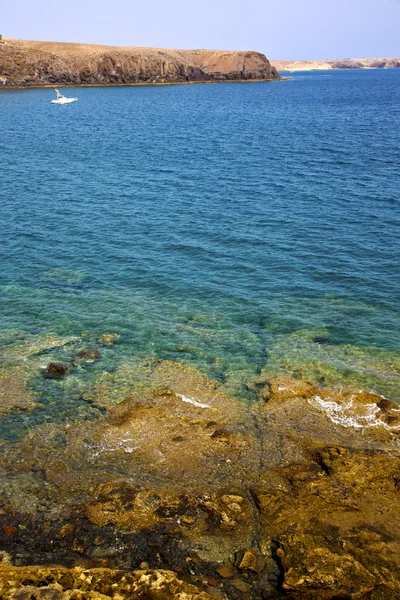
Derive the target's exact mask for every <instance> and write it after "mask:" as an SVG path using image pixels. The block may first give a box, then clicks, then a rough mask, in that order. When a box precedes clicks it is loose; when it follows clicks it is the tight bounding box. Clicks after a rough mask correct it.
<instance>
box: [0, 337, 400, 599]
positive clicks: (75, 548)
mask: <svg viewBox="0 0 400 600" xmlns="http://www.w3.org/2000/svg"><path fill="white" fill-rule="evenodd" d="M117 343H118V336H112V335H107V336H102V337H101V338H99V344H102V345H103V347H104V348H105V349H107V348H111V349H112V347H113V345H115V344H117ZM84 344H85V340H84V339H81V338H69V339H64V340H63V339H56V338H51V337H50V336H47V337H45V338H42V339H39V340H35V341H34V342H29V343H21V344H20V345H19V346H17V347H15V348H14V349H8V350H7V354H5V353H3V355H2V362H3V363H4V362H5V360H6V358H7V367H6V368H3V369H2V370H1V373H0V381H1V390H2V393H1V394H0V409H1V414H2V415H3V418H6V417H9V418H11V419H12V417H13V415H14V414H17V413H21V411H23V413H24V414H26V416H27V419H28V420H29V415H33V414H34V412H35V411H38V410H39V411H40V410H41V408H40V404H41V403H43V402H44V401H45V398H46V395H49V397H51V394H52V393H53V392H54V389H56V388H57V389H61V387H62V386H64V387H66V388H67V389H73V385H75V384H74V377H75V375H74V372H73V369H71V368H70V366H69V365H66V364H64V365H63V364H58V363H55V362H52V358H53V353H54V352H55V349H57V348H60V347H62V346H63V345H68V346H69V347H71V348H73V349H74V352H75V356H76V359H75V361H74V363H73V365H72V366H73V367H74V368H79V367H81V366H82V365H89V364H91V363H94V362H95V361H97V360H99V359H100V356H101V351H99V350H98V349H94V348H90V347H89V348H88V347H85V345H84ZM44 357H46V359H47V365H46V369H44V365H43V368H42V371H41V372H40V369H39V366H40V365H41V364H42V363H43V359H44ZM74 365H75V366H74ZM32 377H34V378H35V377H36V378H41V380H42V382H43V386H44V387H43V391H42V393H41V395H40V396H39V395H38V394H37V393H36V392H35V391H34V387H32V384H31V383H30V382H32ZM253 385H254V389H255V390H256V394H257V400H256V401H255V402H254V403H253V404H245V403H243V402H240V401H238V400H234V399H232V398H230V397H229V396H227V395H226V394H225V393H224V392H223V389H222V387H221V385H220V383H219V382H217V381H214V380H210V379H207V378H206V377H205V376H204V375H202V374H200V373H199V372H197V371H196V370H194V369H193V368H191V367H189V366H187V365H184V364H178V363H173V362H169V361H150V362H148V363H144V364H143V365H142V366H141V368H140V369H139V370H138V369H137V368H133V367H130V366H129V365H121V366H120V367H119V368H118V369H117V370H116V371H114V372H112V373H105V374H104V376H103V377H102V378H101V380H99V381H98V382H97V383H95V384H94V385H92V386H91V387H90V388H88V389H86V390H85V392H84V393H82V394H81V398H80V400H81V401H85V402H87V403H88V404H90V406H91V409H92V410H93V411H94V413H93V414H96V416H95V417H94V418H91V419H89V420H82V419H80V418H78V417H77V418H76V420H74V421H69V422H65V421H63V419H62V418H52V419H50V420H49V421H48V422H44V423H42V424H40V425H37V426H32V427H30V429H29V431H28V432H27V433H26V434H24V435H22V436H20V438H19V439H18V440H16V441H12V442H7V441H2V442H1V443H0V450H1V460H0V472H1V483H0V597H1V598H4V599H5V600H11V599H12V600H25V599H30V598H34V599H35V600H39V599H43V600H45V599H46V600H53V599H54V600H67V599H68V600H69V599H72V598H74V599H75V600H77V599H79V600H83V599H85V600H89V599H90V600H108V599H111V598H114V599H116V598H118V599H119V600H125V599H126V600H128V599H130V598H133V597H134V598H151V599H153V598H156V599H160V600H161V599H164V598H165V599H166V598H171V597H177V598H182V600H183V599H188V598H189V599H193V600H194V599H199V600H205V599H206V598H215V597H220V598H227V599H231V600H240V599H242V600H250V599H254V600H262V599H268V598H270V599H277V598H282V597H284V598H293V599H297V598H309V599H315V600H317V599H318V600H319V599H321V600H324V599H326V600H328V599H330V600H333V599H338V598H340V599H353V598H354V599H356V598H357V599H358V598H367V599H370V600H381V599H386V598H387V599H389V598H390V599H393V598H396V597H400V461H399V458H400V446H399V434H400V409H399V406H398V405H397V404H395V403H393V402H391V401H390V400H388V399H386V398H384V397H382V396H380V395H377V394H373V393H369V392H360V391H355V390H350V389H348V390H341V391H340V390H335V389H329V388H327V387H318V386H316V385H314V384H312V383H308V382H304V381H300V380H296V379H291V378H289V377H287V376H284V375H281V376H278V377H272V378H270V379H268V380H264V379H262V378H259V379H258V380H255V381H254V382H253Z"/></svg>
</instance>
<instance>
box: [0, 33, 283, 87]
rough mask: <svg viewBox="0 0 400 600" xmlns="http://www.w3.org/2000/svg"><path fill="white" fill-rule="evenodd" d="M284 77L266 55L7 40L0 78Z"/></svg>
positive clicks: (57, 81) (78, 81) (13, 81)
mask: <svg viewBox="0 0 400 600" xmlns="http://www.w3.org/2000/svg"><path fill="white" fill-rule="evenodd" d="M256 79H257V80H259V79H261V80H269V79H279V75H278V73H277V71H276V69H275V68H273V67H272V66H271V64H270V63H269V61H268V60H267V59H266V57H265V56H264V55H263V54H260V53H259V52H244V51H237V52H236V51H217V50H216V51H211V50H167V49H162V48H135V47H129V46H98V45H91V44H68V43H58V42H35V41H24V40H13V39H7V40H4V41H3V43H2V44H0V81H1V82H2V83H3V85H7V86H25V87H29V86H45V85H59V86H61V85H113V84H114V85H115V84H119V85H121V84H135V83H136V84H138V83H179V82H196V81H228V80H233V81H235V80H236V81H237V80H256Z"/></svg>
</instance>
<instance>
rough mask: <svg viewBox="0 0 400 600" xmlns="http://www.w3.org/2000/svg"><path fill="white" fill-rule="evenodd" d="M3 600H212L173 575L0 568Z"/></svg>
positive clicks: (46, 568) (58, 568)
mask: <svg viewBox="0 0 400 600" xmlns="http://www.w3.org/2000/svg"><path fill="white" fill-rule="evenodd" d="M0 596H1V598H2V600H28V599H30V598H35V600H42V599H43V600H68V599H70V598H74V599H77V600H86V599H87V600H115V599H116V598H117V597H118V600H132V599H133V598H154V599H157V600H171V598H175V597H176V598H182V600H183V599H184V598H185V600H209V598H211V597H212V596H210V595H209V594H207V593H206V592H203V591H201V590H199V589H198V588H197V587H195V586H194V585H190V584H188V583H185V582H183V581H181V580H180V579H178V578H177V576H176V575H175V574H174V573H172V572H170V571H162V570H159V571H144V572H143V571H133V572H130V573H127V572H124V571H117V570H110V569H82V568H79V567H75V568H73V569H66V568H63V567H40V566H39V567H13V566H10V565H6V564H4V563H1V564H0Z"/></svg>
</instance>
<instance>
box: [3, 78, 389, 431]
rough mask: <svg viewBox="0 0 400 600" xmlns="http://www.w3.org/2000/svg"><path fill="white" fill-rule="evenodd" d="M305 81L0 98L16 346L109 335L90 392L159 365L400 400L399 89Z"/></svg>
mask: <svg viewBox="0 0 400 600" xmlns="http://www.w3.org/2000/svg"><path fill="white" fill-rule="evenodd" d="M292 77H293V78H292V80H291V81H288V82H279V83H249V84H216V85H189V86H170V87H130V88H83V89H76V90H75V89H74V90H68V91H67V92H66V95H71V96H75V95H76V96H78V97H79V101H78V102H77V103H75V104H72V105H67V106H54V105H52V104H51V103H50V100H51V99H52V98H53V92H52V90H29V91H12V92H10V91H8V92H5V91H2V92H1V93H0V130H1V137H0V155H1V166H0V169H1V177H0V193H1V207H2V208H1V222H0V239H1V272H0V286H1V287H0V289H1V301H2V313H1V342H2V344H3V346H4V347H5V348H12V347H13V345H15V344H16V343H17V342H18V341H20V340H24V339H25V340H26V339H34V338H35V337H36V336H39V337H40V336H41V335H44V334H49V333H52V334H54V335H56V336H63V337H65V336H70V335H80V334H81V333H82V332H86V339H87V340H88V341H89V342H90V343H91V346H93V344H95V343H96V342H95V340H96V339H97V338H98V336H99V335H100V334H102V333H104V332H111V333H118V334H120V336H121V337H120V340H119V343H118V344H117V345H116V346H113V347H112V348H107V349H106V350H105V351H104V355H103V358H102V360H100V361H99V362H98V363H96V365H93V366H92V367H91V370H90V373H88V371H87V370H86V371H85V369H82V371H81V372H79V373H77V374H76V376H74V378H75V379H74V380H77V381H78V384H79V378H81V379H82V381H83V383H82V385H84V382H85V381H88V382H89V381H90V382H92V383H93V382H94V381H96V378H98V377H101V373H102V372H103V371H104V370H105V369H106V370H113V369H115V368H117V367H118V366H120V365H121V364H136V363H139V362H140V361H141V360H147V359H148V358H149V357H153V358H167V359H172V360H178V361H186V362H189V363H192V364H194V365H196V366H198V367H199V368H200V369H202V370H203V371H205V372H206V373H207V374H209V375H210V376H212V377H216V378H218V379H220V380H221V381H222V382H223V383H224V385H225V387H226V389H227V390H228V391H229V392H230V393H232V394H234V395H236V396H238V397H243V398H248V399H251V398H252V391H251V386H250V387H249V382H251V381H252V379H254V377H256V376H259V375H267V374H268V375H269V374H272V373H277V372H286V373H289V374H294V375H295V376H298V377H305V378H307V379H312V380H314V381H317V382H319V383H322V384H327V385H341V384H343V383H345V384H349V385H353V386H356V387H361V388H368V389H372V390H374V391H377V392H380V393H383V394H386V395H389V396H391V397H392V398H397V399H399V397H400V395H399V391H398V389H399V370H398V369H399V364H400V353H399V347H400V344H399V342H400V327H399V324H400V318H399V314H398V312H397V309H398V302H399V290H400V285H399V264H398V256H399V255H398V250H399V247H398V240H399V224H400V218H399V212H398V208H399V171H398V169H399V164H400V146H399V140H400V118H399V117H400V107H399V102H398V99H399V94H400V70H397V71H396V70H388V71H379V70H377V71H375V70H373V71H351V72H334V73H331V72H325V73H324V72H319V73H302V74H293V76H292ZM61 354H62V356H61V355H60V357H61V358H63V359H66V360H68V359H71V357H68V351H67V350H65V349H64V350H62V352H61ZM53 358H54V357H53ZM55 358H57V356H56V355H55ZM6 363H7V359H5V363H4V364H6ZM85 378H86V379H85ZM40 381H41V380H40ZM67 381H68V378H67V379H66V380H65V383H64V384H61V383H59V382H57V386H58V387H57V386H56V387H57V390H58V391H57V394H58V396H57V398H58V409H57V410H58V411H60V410H61V409H60V399H61V400H62V402H63V403H64V406H65V407H66V408H65V410H66V413H68V414H69V412H68V411H70V412H71V411H73V410H74V409H73V408H71V407H75V409H76V402H75V401H76V398H78V397H79V393H78V392H77V390H76V389H75V391H74V390H72V388H73V385H72V384H71V383H69V384H67ZM78 384H77V386H78V388H79V385H78ZM31 385H32V386H33V389H35V390H36V391H37V390H38V389H39V390H42V392H41V393H42V394H43V402H44V404H46V402H47V403H48V404H49V405H51V402H50V400H49V398H50V397H51V390H50V388H46V389H44V388H43V385H44V384H42V383H40V382H39V378H35V377H33V379H32V382H31ZM46 385H47V384H46ZM35 386H36V387H35ZM41 386H42V387H41ZM56 387H54V389H56ZM42 388H43V389H42ZM78 388H77V389H78ZM52 389H53V388H52ZM49 390H50V391H49ZM57 394H56V395H57ZM74 394H75V396H74ZM71 398H72V400H71ZM74 402H75V404H74ZM54 404H55V405H56V404H57V403H56V402H55V403H54ZM68 407H69V408H68ZM55 412H56V409H54V410H53V413H51V411H50V412H48V413H46V411H43V409H42V410H41V412H40V415H41V416H40V419H42V420H51V419H53V418H54V414H55ZM61 412H62V410H61ZM87 412H88V415H89V416H88V418H89V417H90V410H88V411H87ZM85 414H86V413H85ZM26 418H27V417H26V416H24V417H23V419H26ZM29 418H31V417H29ZM19 419H22V417H20V415H11V417H10V415H9V416H8V417H7V418H3V420H2V421H1V423H0V430H3V429H4V430H5V429H7V428H10V427H11V421H13V422H15V423H17V422H19V421H18V420H19ZM38 419H39V417H38ZM40 419H39V420H40ZM16 426H17V425H16ZM0 433H1V432H0Z"/></svg>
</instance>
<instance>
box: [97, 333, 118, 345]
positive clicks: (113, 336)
mask: <svg viewBox="0 0 400 600" xmlns="http://www.w3.org/2000/svg"><path fill="white" fill-rule="evenodd" d="M120 337H121V336H120V335H118V334H117V333H103V335H101V336H100V337H99V339H98V342H99V344H104V346H112V345H113V344H116V343H117V342H118V340H119V338H120Z"/></svg>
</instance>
